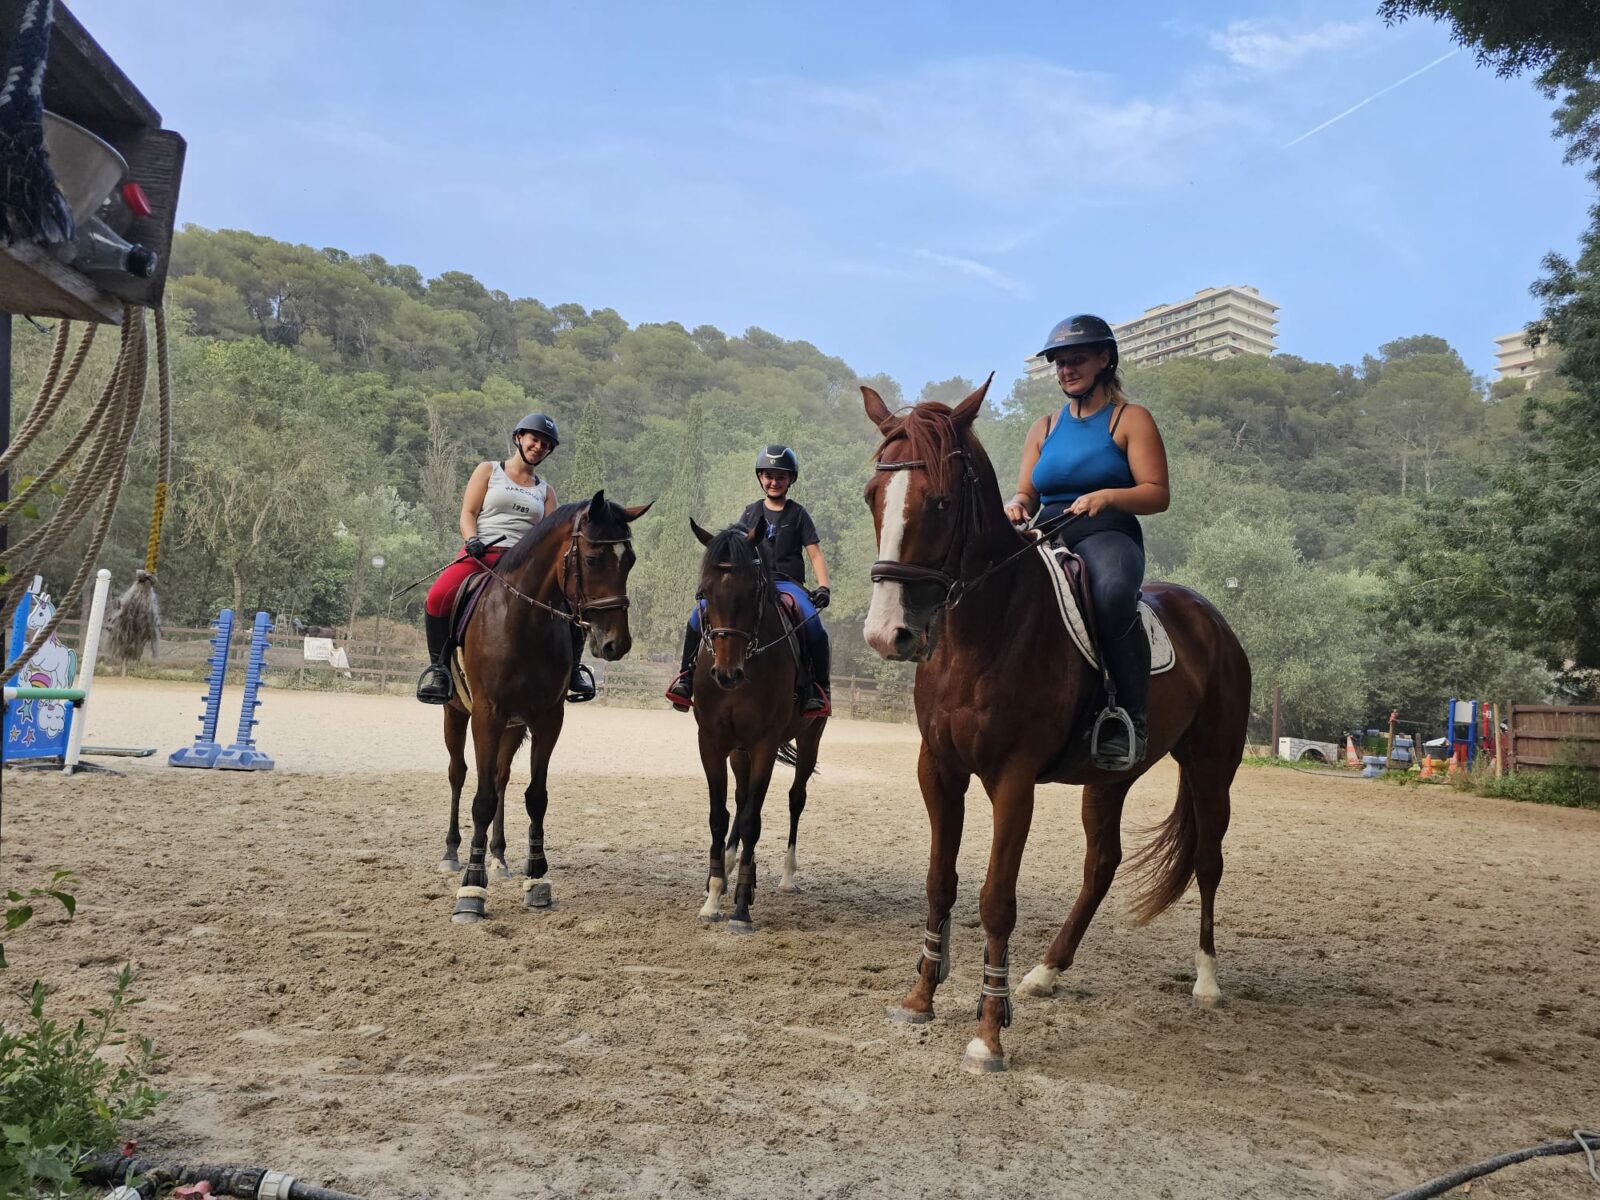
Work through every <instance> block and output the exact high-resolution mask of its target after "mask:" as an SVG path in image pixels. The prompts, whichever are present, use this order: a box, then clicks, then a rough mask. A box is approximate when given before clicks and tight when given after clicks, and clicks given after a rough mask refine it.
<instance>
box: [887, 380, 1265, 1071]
mask: <svg viewBox="0 0 1600 1200" xmlns="http://www.w3.org/2000/svg"><path fill="white" fill-rule="evenodd" d="M991 378H992V377H991ZM988 387H989V385H988V383H987V382H986V383H984V385H983V386H982V387H980V388H979V389H978V390H977V391H975V392H973V393H972V394H971V395H970V396H968V397H967V398H966V399H965V400H963V401H962V402H961V404H960V405H958V406H957V407H956V408H954V409H951V408H949V407H948V406H946V405H943V404H937V403H932V402H929V403H923V404H919V405H917V406H916V407H915V408H913V409H911V410H909V411H907V412H904V413H902V414H898V415H897V414H894V413H891V412H890V411H889V408H888V406H887V405H886V404H884V402H883V398H882V397H881V396H879V395H878V393H877V392H875V391H873V390H872V389H871V388H869V387H863V388H862V389H861V392H862V396H863V399H864V400H865V402H866V410H867V415H868V416H869V417H871V418H872V420H873V423H874V424H876V425H877V427H878V430H879V432H881V433H882V434H883V442H882V444H881V445H880V446H879V447H878V453H877V470H876V471H875V472H874V475H873V479H872V481H871V483H869V484H868V485H867V493H866V496H867V503H868V504H869V505H870V506H871V508H872V514H873V520H874V522H875V524H876V526H877V531H878V559H879V561H878V562H877V563H875V564H874V566H873V570H872V577H873V581H874V582H873V588H872V605H871V608H870V609H869V610H868V613H867V623H866V630H865V633H866V639H867V642H868V643H869V644H870V645H871V646H872V648H873V649H874V650H876V651H877V652H878V653H879V654H881V655H883V657H885V658H889V659H898V660H907V661H910V660H914V661H916V662H917V663H918V666H917V675H916V685H915V700H916V709H917V725H918V727H919V728H920V729H921V731H922V751H921V756H920V758H919V759H918V762H917V780H918V782H919V783H920V784H921V786H922V797H923V801H924V803H925V804H926V805H927V809H928V820H929V823H930V824H931V826H932V849H931V852H930V855H929V863H928V884H927V891H928V917H927V925H926V928H925V932H924V934H923V950H922V959H921V960H920V962H919V965H918V969H917V981H916V985H915V986H914V987H913V988H912V989H911V991H910V993H909V994H908V995H907V996H906V997H905V999H904V1000H902V1001H901V1002H900V1006H899V1007H897V1008H894V1009H891V1010H890V1012H891V1015H892V1016H895V1017H896V1018H897V1019H899V1020H906V1021H928V1020H931V1019H932V1018H933V996H934V991H935V989H936V988H937V987H938V985H939V984H940V983H941V982H943V981H944V979H945V977H946V975H947V974H948V973H949V969H950V909H951V906H952V905H953V904H954V902H955V896H956V852H957V850H958V849H959V848H960V845H961V827H962V820H963V817H964V813H965V797H966V791H967V785H968V783H969V782H970V781H971V779H972V777H973V776H974V775H976V776H977V777H978V779H979V780H980V781H981V782H982V784H983V787H984V790H985V791H986V792H987V793H988V794H989V800H990V803H991V804H992V806H993V809H994V840H993V842H992V843H991V845H990V848H989V869H988V878H987V879H985V881H984V885H983V891H982V893H981V894H980V896H979V901H978V906H979V915H980V917H981V919H982V921H983V930H984V936H985V942H984V968H983V986H982V989H981V994H980V997H979V1001H978V1036H977V1037H976V1038H975V1039H973V1041H972V1042H971V1043H970V1044H969V1045H968V1047H967V1053H966V1060H965V1065H966V1067H967V1068H968V1069H969V1070H973V1071H979V1072H984V1071H1001V1070H1004V1069H1005V1057H1004V1054H1003V1052H1002V1050H1001V1046H1000V1031H1001V1030H1002V1029H1003V1028H1005V1027H1006V1026H1007V1025H1009V1024H1010V1022H1011V995H1010V980H1009V971H1008V963H1009V953H1010V949H1009V941H1010V938H1011V931H1012V929H1013V928H1014V927H1015V926H1016V920H1017V872H1018V870H1019V868H1020V867H1021V865H1022V851H1023V846H1024V844H1025V843H1026V842H1027V839H1028V827H1029V824H1030V823H1031V821H1032V820H1033V804H1034V789H1035V787H1036V786H1037V784H1038V783H1040V782H1049V783H1072V784H1083V785H1084V789H1083V828H1084V834H1085V837H1086V840H1087V848H1086V852H1085V855H1084V866H1083V884H1082V887H1081V888H1080V890H1079V892H1078V898H1077V901H1076V902H1075V903H1074V904H1073V906H1072V911H1071V912H1070V913H1068V914H1067V919H1066V922H1065V923H1064V924H1063V925H1062V926H1061V931H1060V932H1059V933H1058V934H1057V935H1056V938H1055V940H1054V941H1053V942H1052V943H1051V944H1050V948H1049V950H1048V951H1046V953H1045V957H1044V961H1043V962H1042V963H1041V964H1040V965H1039V966H1037V967H1035V968H1034V969H1033V970H1032V971H1030V972H1029V973H1028V975H1027V978H1026V979H1024V980H1023V984H1022V990H1023V992H1024V993H1026V994H1031V995H1049V994H1050V993H1052V992H1053V991H1054V990H1055V983H1056V978H1057V977H1058V976H1059V975H1060V973H1061V972H1062V971H1063V970H1065V969H1066V968H1067V967H1068V966H1070V965H1071V963H1072V957H1073V954H1074V952H1075V951H1076V950H1077V948H1078V943H1079V941H1080V940H1081V939H1082V938H1083V935H1084V931H1085V930H1086V929H1087V928H1088V925H1089V921H1090V919H1091V918H1092V917H1093V916H1094V913H1095V909H1096V908H1098V907H1099V905H1100V901H1101V900H1102V899H1103V898H1104V897H1105V894H1106V891H1107V889H1108V888H1110V886H1111V879H1112V876H1113V875H1114V874H1115V873H1116V870H1117V866H1118V864H1119V863H1120V862H1121V861H1122V832H1121V818H1122V804H1123V800H1124V798H1125V797H1126V796H1127V794H1128V790H1129V789H1130V788H1131V787H1132V786H1133V783H1134V781H1135V780H1136V779H1137V778H1138V777H1139V776H1140V775H1142V774H1143V773H1144V772H1145V771H1147V770H1149V769H1150V767H1151V766H1153V765H1154V764H1155V763H1156V762H1157V761H1158V760H1159V759H1160V758H1161V757H1162V756H1163V755H1166V754H1171V755H1172V756H1173V758H1175V759H1176V760H1177V761H1178V764H1179V768H1180V773H1179V783H1178V800H1177V806H1176V807H1175V808H1174V809H1173V811H1172V815H1171V816H1169V817H1168V818H1167V819H1166V820H1165V821H1164V822H1163V823H1162V824H1161V825H1160V826H1159V827H1158V828H1157V829H1156V830H1155V836H1154V838H1153V840H1152V841H1151V842H1150V843H1149V845H1147V846H1145V847H1144V848H1143V849H1142V850H1141V851H1140V852H1139V853H1138V854H1137V855H1136V856H1135V858H1134V860H1133V866H1134V868H1135V870H1136V871H1138V872H1139V873H1140V874H1141V876H1142V879H1141V887H1140V889H1139V892H1138V894H1137V895H1136V896H1135V898H1134V902H1133V911H1134V915H1135V918H1136V920H1137V921H1138V922H1139V923H1140V924H1143V923H1145V922H1147V921H1149V920H1151V919H1152V918H1154V917H1155V916H1156V915H1157V914H1158V913H1160V912H1161V911H1162V910H1164V909H1165V908H1167V906H1168V905H1170V904H1172V903H1173V902H1174V901H1176V900H1177V899H1178V898H1179V897H1180V896H1182V895H1183V893H1184V892H1185V891H1186V890H1187V888H1188V886H1189V881H1190V879H1191V878H1192V879H1195V880H1197V881H1198V883H1199V885H1200V946H1199V949H1198V950H1197V951H1196V954H1195V967H1196V980H1195V985H1194V996H1195V999H1196V1001H1198V1002H1199V1003H1200V1004H1201V1005H1203V1006H1206V1007H1210V1006H1212V1005H1214V1004H1216V1003H1218V1002H1219V1001H1220V999H1221V992H1220V991H1219V990H1218V987H1217V977H1216V947H1215V944H1214V942H1213V938H1212V913H1213V904H1214V902H1215V899H1216V894H1217V883H1218V881H1219V880H1220V879H1221V877H1222V837H1223V834H1224V833H1226V832H1227V828H1228V790H1229V787H1230V786H1231V784H1232V782H1233V776H1234V772H1235V771H1236V770H1237V768H1238V766H1239V759H1240V756H1241V754H1242V753H1243V751H1244V742H1245V726H1246V721H1247V719H1248V716H1249V700H1250V664H1249V661H1248V660H1247V659H1246V658H1245V653H1244V649H1243V647H1241V646H1240V645H1239V640H1238V638H1237V637H1235V636H1234V633H1233V631H1232V630H1231V629H1230V628H1229V627H1228V625H1227V622H1226V621H1224V620H1223V618H1222V615H1221V614H1220V613H1218V612H1217V610H1216V609H1215V608H1213V607H1212V606H1211V605H1210V604H1209V603H1208V602H1207V601H1206V600H1205V599H1204V598H1203V597H1201V596H1199V595H1198V594H1196V593H1195V592H1192V591H1190V590H1188V589H1187V588H1182V587H1178V586H1176V585H1174V584H1165V583H1155V584H1148V585H1146V587H1145V591H1144V595H1145V599H1146V601H1147V602H1148V603H1149V604H1150V605H1151V607H1152V608H1154V609H1155V610H1156V612H1157V613H1158V614H1159V616H1160V618H1161V620H1162V623H1163V624H1164V625H1165V626H1166V630H1167V633H1168V635H1169V636H1170V638H1171V639H1172V644H1173V647H1174V648H1175V649H1176V651H1177V663H1176V666H1175V667H1174V668H1173V669H1172V670H1171V671H1169V672H1167V673H1165V674H1162V675H1157V676H1155V677H1154V678H1153V679H1152V680H1151V689H1150V709H1149V726H1150V745H1149V752H1148V753H1147V754H1146V756H1145V759H1144V761H1143V762H1141V763H1140V764H1139V765H1138V766H1137V767H1135V768H1134V769H1133V770H1131V771H1126V772H1107V771H1101V770H1098V769H1096V768H1095V767H1094V766H1092V765H1091V763H1090V761H1089V756H1088V751H1087V745H1086V742H1085V741H1081V740H1080V741H1078V742H1075V743H1074V744H1073V746H1072V747H1071V748H1068V751H1067V753H1066V755H1065V757H1064V758H1063V757H1061V752H1062V751H1063V749H1064V748H1067V747H1068V742H1069V735H1070V734H1072V733H1073V732H1075V731H1076V730H1078V729H1080V728H1081V727H1082V725H1083V721H1084V717H1085V716H1092V714H1093V710H1094V709H1095V708H1097V707H1098V706H1099V702H1100V697H1099V696H1098V690H1099V677H1098V673H1097V672H1096V671H1094V670H1093V669H1092V668H1091V667H1090V666H1089V665H1088V663H1087V662H1085V661H1084V659H1083V657H1082V656H1081V655H1080V654H1079V653H1078V651H1077V649H1076V648H1075V647H1074V645H1073V644H1072V642H1071V641H1070V640H1069V638H1068V635H1067V633H1066V631H1065V628H1064V627H1063V624H1062V621H1061V617H1060V612H1059V610H1058V608H1057V605H1056V601H1055V598H1054V595H1053V588H1052V584H1051V583H1050V580H1049V576H1048V574H1047V570H1046V567H1045V565H1044V564H1043V562H1042V561H1041V558H1040V555H1039V554H1038V553H1036V552H1034V551H1032V550H1031V549H1029V546H1030V544H1031V543H1029V542H1028V541H1026V540H1025V539H1024V537H1023V536H1022V535H1021V534H1019V533H1018V532H1017V531H1016V530H1014V529H1013V528H1012V526H1011V524H1010V522H1009V521H1008V520H1007V518H1006V515H1005V510H1004V509H1003V508H1002V506H1001V501H1000V493H999V488H998V486H997V484H996V482H995V474H994V468H993V467H992V466H991V465H990V462H989V458H988V455H987V454H985V453H984V450H983V447H982V446H981V445H980V444H979V443H978V439H977V438H976V437H975V436H974V435H973V433H972V423H973V420H974V419H975V418H976V417H977V415H978V411H979V409H980V407H981V406H982V404H983V398H984V395H985V393H986V392H987V391H988Z"/></svg>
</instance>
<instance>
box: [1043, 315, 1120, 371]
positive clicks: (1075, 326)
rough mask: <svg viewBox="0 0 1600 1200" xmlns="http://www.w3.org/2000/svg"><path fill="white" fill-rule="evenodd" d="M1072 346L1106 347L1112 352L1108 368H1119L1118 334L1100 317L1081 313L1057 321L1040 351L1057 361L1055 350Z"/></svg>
mask: <svg viewBox="0 0 1600 1200" xmlns="http://www.w3.org/2000/svg"><path fill="white" fill-rule="evenodd" d="M1071 346H1082V347H1084V348H1085V349H1100V348H1102V347H1103V348H1104V349H1106V350H1108V351H1110V353H1111V361H1110V362H1109V363H1107V364H1106V366H1107V369H1108V370H1112V371H1115V370H1116V369H1117V358H1118V355H1117V335H1116V334H1114V333H1112V332H1111V326H1110V325H1108V324H1106V322H1105V321H1104V320H1102V319H1101V318H1100V317H1096V316H1093V315H1091V314H1089V313H1079V314H1078V315H1077V316H1074V317H1068V318H1067V319H1066V320H1065V321H1059V322H1057V323H1056V326H1055V328H1053V329H1051V330H1050V337H1049V338H1048V339H1047V340H1046V341H1045V345H1044V349H1043V350H1041V351H1039V353H1040V354H1042V355H1043V356H1044V359H1045V361H1046V362H1054V361H1055V352H1056V351H1057V350H1065V349H1067V348H1068V347H1071Z"/></svg>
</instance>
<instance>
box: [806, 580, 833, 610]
mask: <svg viewBox="0 0 1600 1200" xmlns="http://www.w3.org/2000/svg"><path fill="white" fill-rule="evenodd" d="M832 596H833V593H832V592H830V591H829V590H828V585H827V584H823V585H822V586H821V587H819V588H818V589H817V590H816V591H814V592H812V593H811V603H812V604H814V605H815V606H816V607H817V608H818V609H824V608H827V607H828V601H829V600H830V599H831V598H832Z"/></svg>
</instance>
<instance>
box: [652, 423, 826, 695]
mask: <svg viewBox="0 0 1600 1200" xmlns="http://www.w3.org/2000/svg"><path fill="white" fill-rule="evenodd" d="M798 478H800V458H799V456H798V455H797V454H795V452H794V451H793V450H791V449H789V447H788V446H783V445H776V444H774V445H770V446H766V447H763V448H762V451H761V453H760V454H758V455H756V482H758V483H759V484H760V485H761V492H762V496H761V499H760V500H757V501H755V502H754V503H752V504H750V505H748V506H747V507H746V508H745V510H744V512H742V513H740V514H739V524H740V525H742V526H744V528H746V529H751V528H753V527H754V526H755V523H756V522H757V521H765V522H766V524H767V536H768V537H769V538H771V540H772V567H773V570H774V572H775V573H776V574H777V576H778V578H777V580H776V585H777V588H778V590H779V591H780V592H784V593H787V594H788V596H789V598H790V599H792V600H793V601H794V603H795V607H796V608H797V609H799V612H800V620H801V621H802V622H803V624H802V625H801V628H800V635H801V636H802V637H803V638H805V640H806V649H807V651H808V653H809V654H810V657H811V674H812V676H813V682H814V683H815V685H816V687H815V689H814V690H813V691H812V693H811V694H810V695H808V696H807V697H806V698H805V703H804V704H803V705H802V706H801V710H800V711H801V713H802V714H803V715H804V716H807V717H816V716H821V715H823V714H824V713H827V712H829V711H830V709H831V705H832V701H831V700H830V699H829V694H830V692H831V691H832V680H831V679H830V663H829V658H830V654H829V650H830V643H829V641H828V631H827V630H826V629H824V628H823V627H822V618H821V617H819V616H818V615H817V612H818V610H819V609H824V608H827V607H828V600H829V597H830V595H831V593H830V592H829V590H828V564H827V561H826V560H825V559H824V558H823V557H822V546H821V539H820V538H818V537H817V526H816V524H815V522H813V521H812V520H811V514H810V513H809V512H807V511H806V508H805V505H803V504H801V503H800V502H799V501H798V500H791V499H789V488H790V487H792V486H793V484H794V481H795V480H796V479H798ZM802 551H804V553H805V557H806V558H809V559H810V560H811V569H812V570H813V571H815V572H816V573H817V590H816V591H814V592H807V591H806V588H805V583H806V565H805V562H804V561H803V560H802V558H801V552H802ZM699 652H700V606H699V605H698V604H696V605H695V609H694V612H692V613H691V614H690V615H689V627H688V629H686V630H685V631H684V635H683V663H682V665H681V666H680V667H679V669H678V674H677V676H676V677H675V678H674V679H673V681H672V683H671V684H669V685H668V687H667V699H668V700H669V701H671V702H672V704H673V706H674V707H676V708H678V709H680V710H682V711H684V712H687V711H688V710H689V707H690V705H691V704H692V703H693V701H694V660H695V657H696V656H697V655H698V654H699Z"/></svg>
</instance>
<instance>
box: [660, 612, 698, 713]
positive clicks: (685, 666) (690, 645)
mask: <svg viewBox="0 0 1600 1200" xmlns="http://www.w3.org/2000/svg"><path fill="white" fill-rule="evenodd" d="M699 654H700V631H699V630H698V629H696V628H695V627H694V626H693V625H691V626H689V628H687V629H685V630H684V631H683V661H682V663H680V664H679V666H678V675H677V678H675V679H674V680H673V681H672V682H671V683H670V684H668V685H667V699H668V700H670V701H672V705H673V707H674V708H677V709H679V710H680V711H682V712H688V711H689V708H690V706H691V705H692V704H693V703H694V660H695V659H696V658H697V657H698V656H699Z"/></svg>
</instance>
